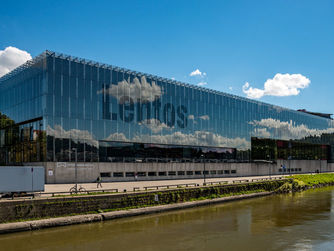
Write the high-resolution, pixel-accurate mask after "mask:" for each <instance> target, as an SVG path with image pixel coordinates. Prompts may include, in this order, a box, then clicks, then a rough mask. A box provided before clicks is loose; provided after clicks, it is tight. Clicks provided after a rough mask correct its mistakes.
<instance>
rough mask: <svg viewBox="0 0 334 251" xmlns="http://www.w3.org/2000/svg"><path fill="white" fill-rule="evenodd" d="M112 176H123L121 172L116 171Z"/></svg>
mask: <svg viewBox="0 0 334 251" xmlns="http://www.w3.org/2000/svg"><path fill="white" fill-rule="evenodd" d="M113 175H114V177H123V176H124V174H123V173H121V172H116V173H113Z"/></svg>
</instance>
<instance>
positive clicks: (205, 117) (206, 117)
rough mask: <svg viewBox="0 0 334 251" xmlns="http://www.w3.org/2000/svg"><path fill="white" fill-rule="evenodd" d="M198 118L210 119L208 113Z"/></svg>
mask: <svg viewBox="0 0 334 251" xmlns="http://www.w3.org/2000/svg"><path fill="white" fill-rule="evenodd" d="M199 118H200V119H202V120H209V119H210V117H209V116H208V115H202V116H200V117H199Z"/></svg>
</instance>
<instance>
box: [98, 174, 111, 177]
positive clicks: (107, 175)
mask: <svg viewBox="0 0 334 251" xmlns="http://www.w3.org/2000/svg"><path fill="white" fill-rule="evenodd" d="M100 176H101V177H111V173H100Z"/></svg>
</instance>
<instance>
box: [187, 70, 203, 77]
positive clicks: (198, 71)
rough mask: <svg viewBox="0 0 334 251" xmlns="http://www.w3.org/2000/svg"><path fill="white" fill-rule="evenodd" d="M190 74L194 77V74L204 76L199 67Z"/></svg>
mask: <svg viewBox="0 0 334 251" xmlns="http://www.w3.org/2000/svg"><path fill="white" fill-rule="evenodd" d="M189 76H190V77H193V76H202V72H201V71H200V70H199V69H196V70H194V71H192V72H190V74H189Z"/></svg>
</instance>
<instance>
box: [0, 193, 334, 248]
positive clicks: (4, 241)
mask: <svg viewBox="0 0 334 251" xmlns="http://www.w3.org/2000/svg"><path fill="white" fill-rule="evenodd" d="M333 202H334V188H333V187H330V188H323V189H317V190H309V191H306V192H303V193H296V194H288V195H274V196H268V197H263V198H255V199H249V200H244V201H238V202H229V203H224V204H220V205H214V206H206V207H200V208H195V209H186V210H179V211H173V212H168V213H161V214H155V215H149V216H138V217H132V218H127V219H119V220H114V221H107V222H101V223H92V224H83V225H75V226H67V227H58V228H52V229H44V230H39V231H32V232H22V233H14V234H6V235H1V236H0V250H80V251H83V250H122V251H128V250H247V251H248V250H334V203H333Z"/></svg>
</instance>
